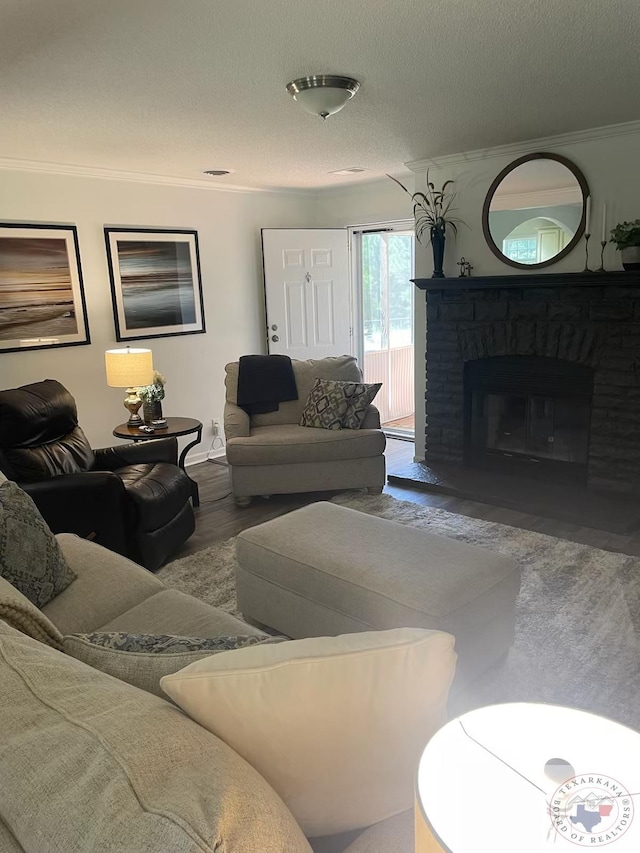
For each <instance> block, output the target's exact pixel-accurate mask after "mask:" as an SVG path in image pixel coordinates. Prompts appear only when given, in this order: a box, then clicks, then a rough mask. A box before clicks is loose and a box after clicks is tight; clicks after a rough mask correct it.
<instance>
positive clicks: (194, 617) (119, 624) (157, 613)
mask: <svg viewBox="0 0 640 853" xmlns="http://www.w3.org/2000/svg"><path fill="white" fill-rule="evenodd" d="M94 629H95V630H100V631H126V632H129V633H132V634H141V633H143V634H178V635H188V636H190V637H220V636H222V635H231V636H233V635H244V634H250V635H251V636H256V637H264V636H266V634H265V633H264V631H261V630H260V629H259V628H254V627H253V626H252V625H247V624H246V623H245V622H241V621H240V619H236V617H235V616H232V615H231V614H230V613H225V612H224V610H220V609H219V608H217V607H212V606H211V605H210V604H206V603H205V602H204V601H200V600H199V599H197V598H193V596H191V595H185V593H184V592H180V591H179V590H177V589H165V590H163V591H161V592H159V593H157V594H156V595H154V596H152V597H151V598H147V599H145V600H144V601H141V602H140V604H137V605H136V606H135V607H132V608H131V609H130V610H127V611H125V612H123V613H121V614H120V615H118V616H115V617H114V618H113V619H111V621H110V622H107V623H105V624H104V625H96V626H94ZM94 629H91V630H94ZM73 633H78V632H77V631H74V632H73Z"/></svg>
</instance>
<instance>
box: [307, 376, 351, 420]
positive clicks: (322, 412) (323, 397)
mask: <svg viewBox="0 0 640 853" xmlns="http://www.w3.org/2000/svg"><path fill="white" fill-rule="evenodd" d="M345 384H346V383H344V382H338V381H336V380H333V379H316V381H315V382H314V383H313V386H312V388H311V391H310V392H309V396H308V397H307V402H306V403H305V407H304V409H303V410H302V417H301V418H300V426H304V427H318V428H320V429H342V419H343V418H344V416H345V414H346V413H347V400H346V397H345V395H344V385H345Z"/></svg>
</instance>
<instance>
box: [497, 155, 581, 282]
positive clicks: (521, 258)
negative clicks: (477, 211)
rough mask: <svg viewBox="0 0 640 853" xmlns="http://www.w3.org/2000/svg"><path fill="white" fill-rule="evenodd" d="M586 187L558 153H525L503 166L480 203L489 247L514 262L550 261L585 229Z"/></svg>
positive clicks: (529, 264) (520, 264)
mask: <svg viewBox="0 0 640 853" xmlns="http://www.w3.org/2000/svg"><path fill="white" fill-rule="evenodd" d="M588 197H589V187H588V186H587V182H586V180H585V177H584V175H583V174H582V172H581V171H580V169H578V167H577V166H575V165H574V164H573V163H572V162H571V161H570V160H567V159H566V158H565V157H561V156H560V155H559V154H544V153H536V154H527V155H526V156H525V157H520V158H519V159H518V160H514V161H513V163H510V164H509V165H508V166H507V167H506V168H505V169H503V170H502V171H501V172H500V174H499V175H498V177H497V178H496V179H495V181H494V182H493V183H492V184H491V186H490V188H489V192H488V193H487V197H486V199H485V202H484V207H483V209H482V230H483V231H484V236H485V239H486V241H487V243H488V245H489V248H490V249H491V251H492V252H493V254H494V255H496V256H497V257H498V258H500V260H501V261H504V263H505V264H509V266H512V267H520V268H524V269H532V268H536V267H548V266H550V265H551V264H555V262H556V261H559V260H560V258H563V257H564V256H565V255H567V254H568V253H569V252H570V251H571V250H572V249H573V248H574V246H575V245H576V244H577V243H578V241H579V240H580V237H582V235H583V233H584V227H585V219H586V204H587V198H588Z"/></svg>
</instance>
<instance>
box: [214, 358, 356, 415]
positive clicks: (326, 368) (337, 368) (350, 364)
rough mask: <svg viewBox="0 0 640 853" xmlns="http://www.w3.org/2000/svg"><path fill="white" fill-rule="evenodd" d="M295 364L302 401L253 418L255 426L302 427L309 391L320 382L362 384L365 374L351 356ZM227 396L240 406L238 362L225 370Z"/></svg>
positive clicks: (283, 404)
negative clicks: (334, 380) (299, 425)
mask: <svg viewBox="0 0 640 853" xmlns="http://www.w3.org/2000/svg"><path fill="white" fill-rule="evenodd" d="M291 364H292V367H293V373H294V376H295V378H296V387H297V389H298V399H297V400H291V401H290V402H286V403H280V407H279V409H278V411H277V412H268V413H267V414H264V415H253V417H252V418H251V425H252V426H269V425H271V424H299V423H300V418H301V416H302V409H303V408H304V405H305V402H306V400H307V397H308V396H309V391H311V388H312V386H313V383H314V382H315V380H316V379H345V380H347V381H349V382H360V381H361V380H362V374H361V373H360V368H359V367H358V365H357V362H356V360H355V358H354V357H353V356H351V355H339V356H331V357H328V358H319V359H308V360H297V359H292V360H291ZM225 371H226V378H225V386H226V396H227V400H228V401H229V402H230V403H234V404H236V405H237V403H238V396H237V390H238V362H237V361H234V362H231V363H230V364H227V366H226V367H225Z"/></svg>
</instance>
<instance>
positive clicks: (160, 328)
mask: <svg viewBox="0 0 640 853" xmlns="http://www.w3.org/2000/svg"><path fill="white" fill-rule="evenodd" d="M104 236H105V242H106V244H107V258H108V260H109V275H110V277H111V296H112V299H113V319H114V322H115V327H116V340H118V341H133V340H138V339H140V338H164V337H168V336H171V335H194V334H198V333H201V332H204V331H205V324H204V303H203V301H202V281H201V279H200V256H199V253H198V234H197V232H196V231H181V230H178V231H158V230H154V229H151V228H149V229H147V228H142V229H140V228H105V229H104Z"/></svg>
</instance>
